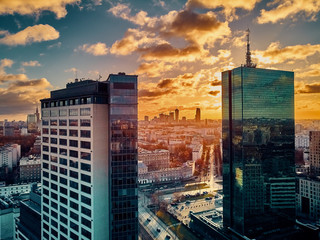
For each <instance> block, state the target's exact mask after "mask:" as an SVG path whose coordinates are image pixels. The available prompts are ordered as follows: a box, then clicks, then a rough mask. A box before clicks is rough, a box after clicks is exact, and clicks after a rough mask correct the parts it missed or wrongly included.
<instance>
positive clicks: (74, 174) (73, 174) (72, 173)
mask: <svg viewBox="0 0 320 240" xmlns="http://www.w3.org/2000/svg"><path fill="white" fill-rule="evenodd" d="M69 175H70V177H72V178H76V179H78V172H75V171H72V170H69Z"/></svg>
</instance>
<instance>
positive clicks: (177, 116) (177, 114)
mask: <svg viewBox="0 0 320 240" xmlns="http://www.w3.org/2000/svg"><path fill="white" fill-rule="evenodd" d="M174 113H175V117H176V118H175V120H176V122H179V109H178V108H177V109H176V110H174Z"/></svg>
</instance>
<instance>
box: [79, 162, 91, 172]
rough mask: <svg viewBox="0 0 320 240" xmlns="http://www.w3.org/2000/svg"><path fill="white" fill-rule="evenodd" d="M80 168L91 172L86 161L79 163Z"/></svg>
mask: <svg viewBox="0 0 320 240" xmlns="http://www.w3.org/2000/svg"><path fill="white" fill-rule="evenodd" d="M81 170H83V171H87V172H91V165H90V164H87V163H81Z"/></svg>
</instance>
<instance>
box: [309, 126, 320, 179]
mask: <svg viewBox="0 0 320 240" xmlns="http://www.w3.org/2000/svg"><path fill="white" fill-rule="evenodd" d="M309 136H310V141H309V142H310V147H309V159H310V168H311V169H310V170H311V173H312V174H315V175H320V131H310V135H309Z"/></svg>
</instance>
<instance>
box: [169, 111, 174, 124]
mask: <svg viewBox="0 0 320 240" xmlns="http://www.w3.org/2000/svg"><path fill="white" fill-rule="evenodd" d="M173 121H174V112H170V113H169V122H173Z"/></svg>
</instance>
